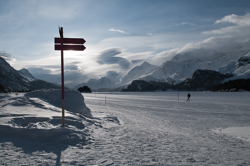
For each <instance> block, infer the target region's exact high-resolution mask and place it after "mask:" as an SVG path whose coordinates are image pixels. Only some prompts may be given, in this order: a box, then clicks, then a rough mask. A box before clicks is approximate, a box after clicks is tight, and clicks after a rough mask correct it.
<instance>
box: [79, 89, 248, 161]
mask: <svg viewBox="0 0 250 166" xmlns="http://www.w3.org/2000/svg"><path fill="white" fill-rule="evenodd" d="M176 94H177V93H118V94H112V93H110V94H105V93H102V94H83V95H84V96H85V99H86V104H87V106H88V107H89V108H90V109H91V110H92V113H93V115H94V116H102V115H103V116H110V117H118V120H119V121H118V122H119V125H116V126H108V127H106V128H104V129H105V130H100V129H97V130H96V131H95V130H94V134H95V136H94V138H95V141H94V142H93V144H92V145H90V146H89V148H90V149H89V153H88V154H87V156H88V157H90V158H92V160H93V162H90V161H89V163H88V164H98V165H250V158H249V155H250V142H248V141H243V140H241V139H237V138H234V137H232V136H229V135H225V134H220V133H216V132H214V131H213V130H214V129H217V128H227V127H233V126H234V127H241V126H250V111H249V101H248V100H249V97H250V94H249V93H198V92H197V93H192V97H191V102H186V101H185V100H186V94H185V93H180V96H181V97H180V99H179V100H180V101H179V102H178V100H177V95H176ZM231 95H232V96H231ZM87 156H85V157H86V158H88V157H87ZM97 159H98V160H97ZM86 164H87V163H86Z"/></svg>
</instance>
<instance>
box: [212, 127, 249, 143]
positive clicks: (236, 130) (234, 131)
mask: <svg viewBox="0 0 250 166" xmlns="http://www.w3.org/2000/svg"><path fill="white" fill-rule="evenodd" d="M213 131H214V132H216V133H220V134H227V135H230V136H233V137H236V138H238V139H241V140H245V141H250V127H249V126H246V127H228V128H225V129H215V130H213Z"/></svg>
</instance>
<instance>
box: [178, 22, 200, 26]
mask: <svg viewBox="0 0 250 166" xmlns="http://www.w3.org/2000/svg"><path fill="white" fill-rule="evenodd" d="M173 25H192V26H195V25H196V24H193V23H190V22H181V23H174V24H173Z"/></svg>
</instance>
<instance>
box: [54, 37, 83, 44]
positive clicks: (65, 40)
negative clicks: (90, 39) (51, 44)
mask: <svg viewBox="0 0 250 166" xmlns="http://www.w3.org/2000/svg"><path fill="white" fill-rule="evenodd" d="M61 41H62V39H61V38H57V37H55V44H57V43H58V44H61ZM85 42H86V41H85V40H84V39H83V38H63V44H84V43H85Z"/></svg>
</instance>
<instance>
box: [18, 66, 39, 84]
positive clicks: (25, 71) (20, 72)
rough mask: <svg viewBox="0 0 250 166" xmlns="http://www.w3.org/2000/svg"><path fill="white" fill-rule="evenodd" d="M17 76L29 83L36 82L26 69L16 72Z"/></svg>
mask: <svg viewBox="0 0 250 166" xmlns="http://www.w3.org/2000/svg"><path fill="white" fill-rule="evenodd" d="M18 72H19V74H20V75H21V76H23V77H25V78H27V79H28V80H29V81H34V80H37V79H36V78H35V77H34V76H33V75H32V74H31V73H30V72H29V71H28V70H27V69H25V68H23V69H21V70H18Z"/></svg>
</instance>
